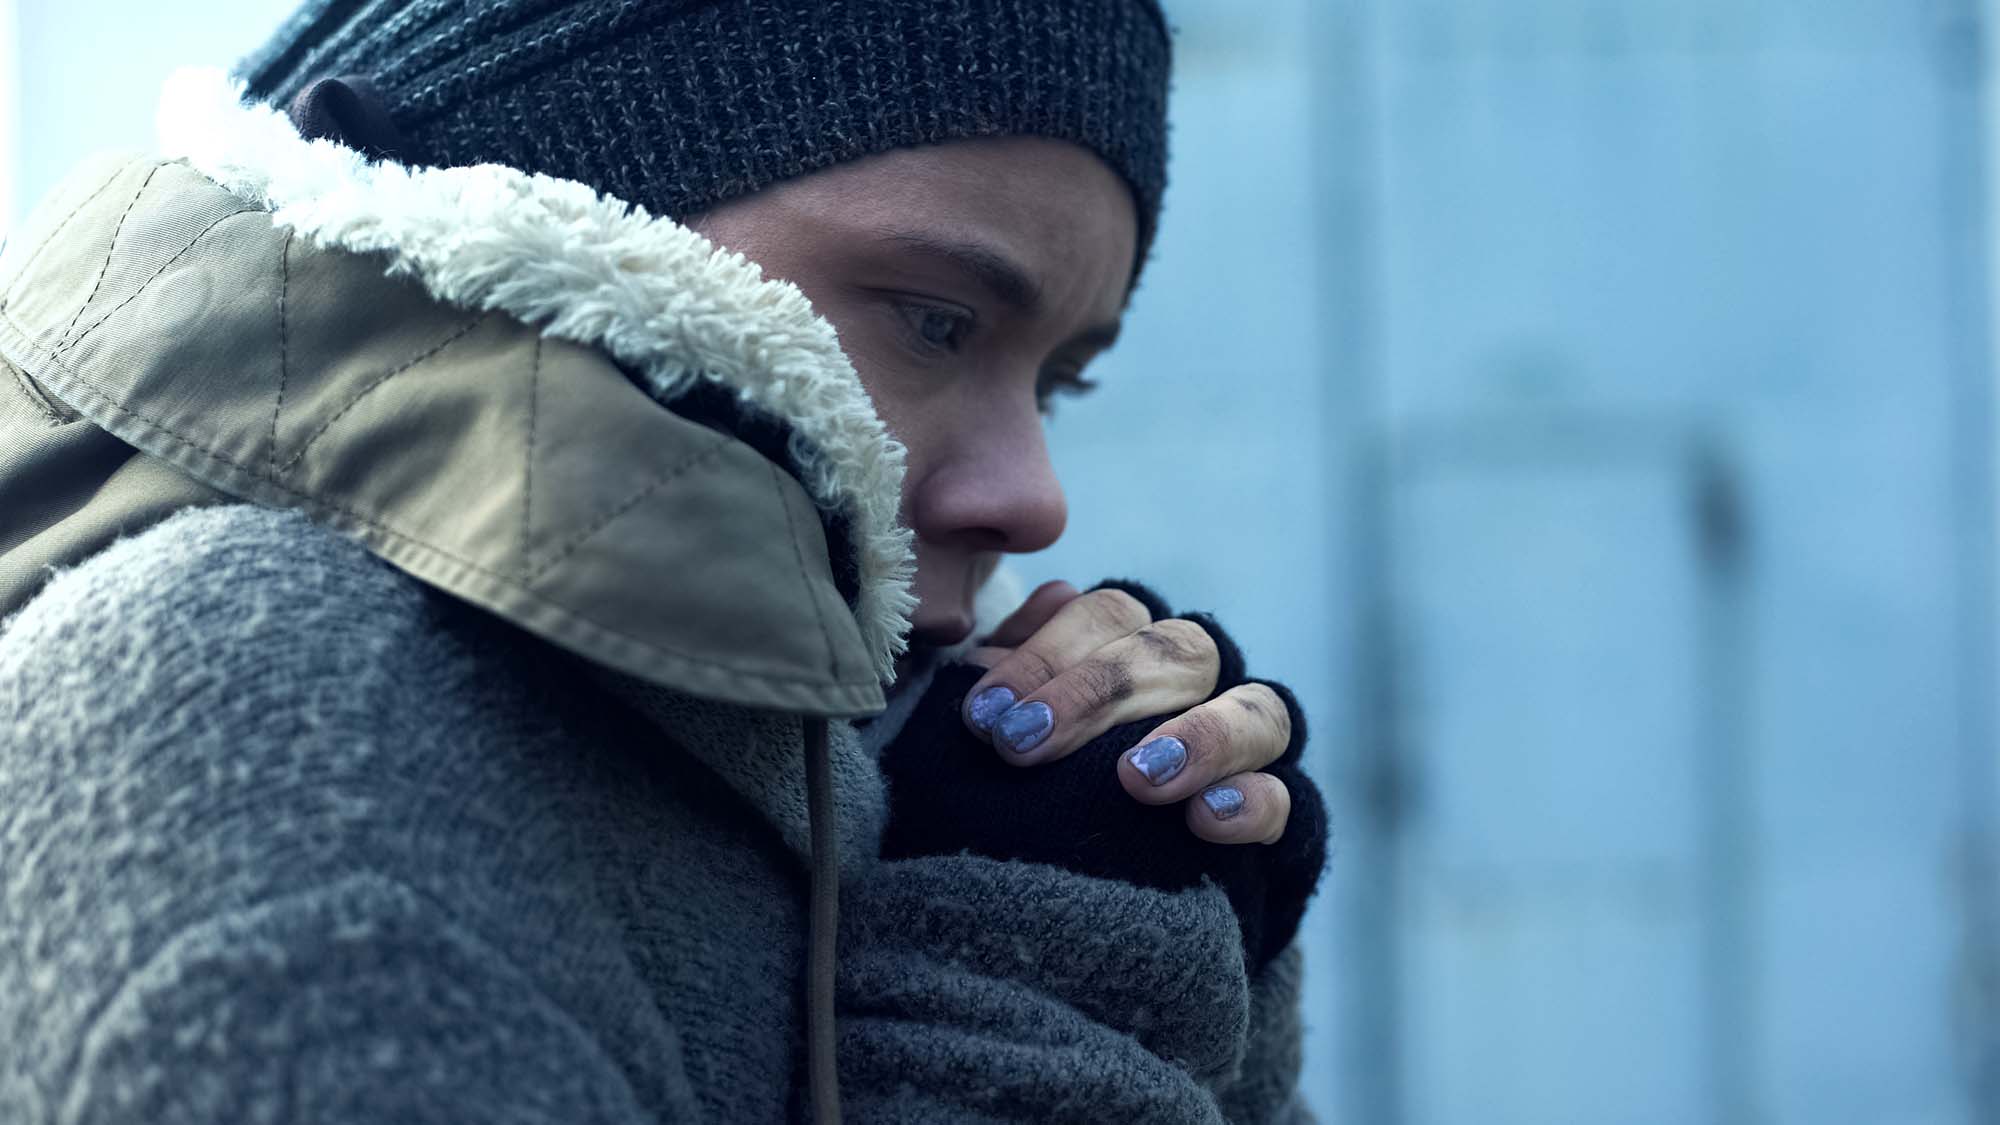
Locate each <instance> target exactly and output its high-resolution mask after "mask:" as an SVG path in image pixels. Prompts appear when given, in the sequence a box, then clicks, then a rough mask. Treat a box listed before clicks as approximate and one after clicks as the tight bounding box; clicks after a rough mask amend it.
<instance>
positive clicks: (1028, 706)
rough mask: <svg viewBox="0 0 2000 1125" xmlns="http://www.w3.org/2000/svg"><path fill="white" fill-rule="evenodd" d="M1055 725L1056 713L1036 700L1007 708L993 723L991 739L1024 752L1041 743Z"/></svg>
mask: <svg viewBox="0 0 2000 1125" xmlns="http://www.w3.org/2000/svg"><path fill="white" fill-rule="evenodd" d="M1055 725H1056V713H1055V712H1054V711H1052V710H1050V709H1049V705H1048V704H1046V703H1043V702H1041V701H1040V700H1036V701H1035V702H1033V703H1023V704H1020V705H1019V706H1017V707H1011V708H1009V709H1008V710H1007V711H1006V712H1005V713H1004V714H1002V715H1001V716H1000V717H999V718H998V719H996V720H994V723H993V741H995V742H998V743H999V744H1000V745H1002V746H1005V747H1006V748H1007V749H1009V750H1012V751H1013V752H1014V753H1016V754H1025V753H1027V752H1028V751H1030V750H1033V749H1034V748H1035V747H1037V746H1040V745H1041V744H1042V740H1043V739H1045V738H1047V737H1048V736H1049V731H1050V730H1051V729H1052V728H1054V726H1055Z"/></svg>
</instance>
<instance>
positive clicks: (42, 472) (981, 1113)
mask: <svg viewBox="0 0 2000 1125" xmlns="http://www.w3.org/2000/svg"><path fill="white" fill-rule="evenodd" d="M1168 54H1169V50H1168V40H1167V33H1166V29H1165V25H1164V21H1163V19H1162V17H1161V14H1160V12H1159V11H1158V10H1157V8H1156V7H1155V6H1154V5H1153V3H1152V0H1093V2H1090V3H1073V2H1056V0H1049V2H1045V3H1007V4H999V3H993V4H956V5H939V4H935V3H931V2H929V0H902V2H896V0H872V2H863V0H855V2H851V3H819V2H812V0H791V2H783V0H716V2H709V3H689V4H652V5H645V4H634V3H615V2H610V0H578V2H573V3H557V2H539V3H514V4H480V5H471V6H466V5H461V4H453V3H444V2H441V0H414V2H409V3H403V4H395V3H373V4H369V3H356V2H343V0H327V2H322V3H317V4H313V5H309V6H308V7H307V8H305V9H303V10H302V11H301V12H300V13H299V14H298V15H296V16H295V17H294V18H293V19H292V20H290V21H289V22H288V23H287V25H286V26H285V27H284V28H283V29H281V31H280V32H279V33H278V35H277V36H276V38H275V39H274V40H273V41H272V43H270V44H269V45H268V46H267V47H266V48H265V49H264V50H262V51H261V52H259V53H258V55H256V56H255V57H253V58H252V59H250V60H248V61H247V62H246V63H245V64H244V67H243V68H242V69H243V73H244V75H245V77H246V79H247V91H246V90H245V89H243V88H242V87H240V86H238V85H236V84H233V83H231V82H229V81H227V80H225V79H223V78H222V77H221V76H220V75H215V74H200V73H191V74H185V75H182V76H180V77H178V78H177V79H176V80H175V81H174V82H173V83H171V84H170V87H169V89H168V92H167V94H166V96H165V99H164V100H163V104H162V106H161V110H160V124H161V135H162V148H163V152H162V154H161V155H159V156H145V157H132V156H117V157H107V158H102V159H99V160H97V161H94V162H92V163H90V164H88V165H86V166H85V167H84V168H82V169H79V170H78V171H77V172H76V173H75V174H74V175H73V176H72V177H71V178H70V179H69V180H68V181H67V182H66V183H65V184H64V185H63V186H62V187H60V188H58V190H57V191H56V192H55V193H53V195H52V196H51V197H50V198H49V199H47V200H45V201H44V202H43V204H42V205H41V206H39V207H38V208H37V210H36V211H35V213H34V214H33V216H32V217H31V218H30V220H29V221H28V222H27V223H26V224H24V226H23V227H22V228H21V229H20V230H19V231H17V232H15V235H14V237H13V238H12V239H11V240H10V243H9V245H8V248H7V253H6V257H5V259H4V261H0V301H3V302H4V303H0V361H3V362H4V364H5V366H6V367H7V369H8V372H9V377H8V378H7V379H5V380H0V411H4V413H0V435H4V440H0V613H11V614H12V616H11V617H9V619H8V621H7V624H6V627H5V632H4V633H0V717H4V721H5V724H6V729H7V732H8V735H9V737H8V739H7V742H6V745H5V746H4V748H0V848H4V854H5V857H6V871H7V876H6V879H5V880H4V882H3V883H0V896H4V897H0V928H4V930H5V932H6V939H7V940H6V941H5V942H0V1037H4V1040H5V1041H6V1042H8V1043H9V1044H11V1045H13V1047H14V1050H13V1052H12V1053H11V1054H9V1055H7V1056H5V1057H4V1059H0V1117H4V1118H5V1119H6V1120H10V1121H12V1120H23V1121H41V1120H50V1121H53V1120H57V1119H61V1120H65V1121H69V1120H78V1121H147V1122H178V1121H214V1120H228V1121H262V1120H272V1121H293V1120H316V1121H319V1120H323V1121H350V1120H352V1121H391V1120H393V1121H432V1120H439V1121H443V1120H482V1121H535V1122H540V1121H564V1122H573V1121H591V1122H595V1121H606V1122H611V1121H618V1122H624V1121H642V1120H658V1121H731V1122H733V1121H763V1120H777V1119H781V1118H785V1117H788V1116H789V1117H807V1116H809V1117H811V1118H812V1119H814V1120H819V1121H829V1120H834V1119H836V1118H837V1117H838V1116H839V1115H840V1113H841V1112H842V1111H843V1110H844V1111H845V1112H846V1113H847V1115H849V1116H851V1117H853V1118H855V1119H859V1120H870V1121H876V1120H888V1121H903V1120H907V1121H939V1120H944V1121H961V1120H1028V1119H1033V1120H1038V1121H1040V1120H1065V1121H1067V1120H1075V1121H1107V1120H1131V1121H1212V1120H1232V1121H1265V1120H1279V1119H1286V1118H1289V1117H1293V1116H1297V1115H1299V1114H1302V1113H1303V1110H1302V1109H1301V1108H1300V1106H1299V1104H1298V1103H1297V1100H1296V1097H1295V1094H1294V1084H1295V1080H1296V1072H1297V1064H1298V1047H1297V1036H1298V1026H1297V992H1296V986H1297V973H1298V958H1297V953H1296V951H1293V950H1291V949H1290V943H1291V938H1292V935H1293V933H1294V932H1295V930H1296V927H1297V922H1298V915H1299V913H1300V911H1301V910H1302V909H1303V906H1304V901H1305V898H1306V896H1307V895H1308V894H1309V893H1310V890H1311V887H1312V885H1313V882H1314V880H1315V879H1316V878H1317V874H1318V870H1319V866H1320V861H1321V855H1322V850H1323V843H1322V841H1323V827H1322V822H1321V815H1320V810H1319V802H1318V798H1317V796H1316V794H1314V792H1313V791H1312V789H1311V787H1310V785H1309V784H1308V783H1306V782H1305V781H1304V779H1303V778H1302V777H1300V776H1299V775H1298V774H1297V772H1296V768H1295V767H1296V760H1297V756H1298V753H1299V749H1300V744H1301V743H1302V740H1303V735H1304V732H1303V726H1302V724H1301V723H1300V722H1299V721H1298V716H1297V708H1296V705H1295V704H1294V703H1293V702H1292V700H1291V697H1290V694H1289V693H1288V692H1285V691H1284V690H1283V689H1281V688H1278V687H1276V686H1275V685H1269V684H1263V683H1259V682H1257V681H1253V680H1250V679H1248V678H1247V676H1246V675H1245V673H1244V669H1243V666H1242V660H1241V657H1240V655H1239V654H1237V652H1236V651H1235V648H1234V646H1233V645H1231V644H1230V643H1229V641H1228V638H1227V637H1226V635H1224V634H1223V633H1222V632H1221V631H1220V630H1219V629H1217V628H1216V627H1215V625H1214V623H1213V622H1211V621H1208V620H1206V619H1205V618H1202V617H1200V616H1198V615H1196V616H1191V617H1186V618H1176V617H1174V616H1173V615H1172V613H1171V612H1169V611H1168V609H1167V607H1166V606H1165V604H1164V603H1162V602H1161V601H1160V599H1158V598H1157V597H1156V596H1154V595H1153V594H1152V593H1151V592H1150V591H1147V590H1145V589H1144V588H1143V587H1139V586H1135V585H1132V584H1129V583H1111V584H1107V585H1105V586H1103V587H1100V588H1098V589H1095V590H1092V591H1090V592H1087V593H1080V592H1078V591H1077V590H1076V589H1074V588H1073V587H1069V586H1067V585H1066V584H1062V583H1054V584H1050V585H1048V586H1045V587H1043V588H1042V589H1040V590H1037V591H1035V592H1034V594H1033V595H1032V596H1031V597H1029V598H1028V599H1027V600H1026V601H1025V602H1024V603H1022V604H1020V605H1019V606H1018V607H1011V608H1012V609H1013V612H1012V613H1011V614H1009V615H1008V616H1007V617H1006V618H1005V620H1003V621H1000V622H999V623H998V624H997V627H995V628H994V629H992V631H991V632H990V634H987V635H985V636H984V640H983V643H982V644H981V645H980V647H978V648H974V649H971V650H970V651H969V652H967V651H965V650H966V648H967V645H968V643H969V640H970V638H971V637H972V636H973V634H974V631H975V628H976V626H975V614H974V604H973V603H974V600H975V596H976V595H979V594H980V593H981V591H982V589H983V588H984V587H985V586H986V585H987V581H988V579H989V577H990V576H991V575H992V574H993V571H994V567H995V564H996V562H997V560H998V558H999V556H1000V555H1001V554H1002V553H1003V552H1008V551H1028V550H1035V549H1037V548H1039V547H1042V546H1045V545H1047V544H1048V543H1050V542H1052V541H1053V540H1054V539H1055V538H1056V536H1057V535H1059V534H1060V532H1061V530H1062V525H1063V519H1064V515H1063V506H1062V498H1061V493H1060V490H1059V488H1058V486H1057V483H1056V481H1055V479H1054V475H1053V472H1052V470H1051V467H1050V465H1049V462H1048V458H1047V454H1046V451H1045V448H1044V445H1043V434H1042V425H1041V417H1040V410H1041V409H1042V408H1043V407H1045V406H1046V403H1047V400H1048V398H1049V397H1050V396H1052V395H1055V394H1061V393H1065V392H1068V391H1074V390H1078V389H1081V388H1083V387H1084V386H1085V384H1084V383H1083V380H1082V378H1081V374H1080V373H1081V371H1082V369H1083V367H1084V365H1085V364H1086V363H1087V362H1088V361H1089V359H1090V358H1091V357H1092V355H1094V354H1095V353H1096V352H1098V351H1100V350H1102V349H1103V348H1105V347H1107V346H1109V344H1110V342H1111V338H1112V337H1113V336H1114V335H1115V333H1116V327H1117V322H1118V317H1119V314H1120V312H1121V310H1122V309H1123V307H1124V305H1125V302H1126V299H1127V296H1128V294H1129V292H1130V290H1131V287H1132V284H1133V281H1134V280H1135V275H1136V272H1137V269H1138V266H1139V265H1140V264H1141V263H1143V262H1144V260H1145V257H1146V252H1147V247H1148V244H1149V242H1150V240H1151V237H1152V232H1153V229H1154V223H1155V219H1156V216H1157V211H1158V206H1159V198H1160V189H1161V187H1162V186H1163V182H1164V160H1165V157H1164V130H1165V120H1164V103H1165V85H1166V78H1167V60H1168ZM246 96H247V98H248V100H247V101H246V100H244V99H245V98H246ZM280 105H282V106H286V107H287V109H286V110H285V111H280V110H278V109H276V108H274V107H275V106H280ZM632 205H637V207H636V208H634V207H633V206H632ZM654 215H659V216H667V217H665V218H654V217H652V216H654ZM676 220H679V221H676ZM711 240H712V241H711ZM746 256H747V257H746ZM752 261H754V262H755V263H757V264H756V265H753V264H751V263H752ZM760 267H761V268H760ZM765 274H768V275H769V276H770V278H772V280H767V279H766V278H765V276H764V275H765ZM775 279H784V280H783V281H782V282H781V281H779V280H775ZM836 334H837V335H836ZM891 435H893V437H892V436H891ZM987 593H988V597H987V601H988V602H989V603H997V604H999V605H1000V606H1001V607H1002V608H1003V609H1005V608H1010V607H1007V606H1006V605H1005V603H1006V602H1007V601H1009V600H1010V599H1006V598H1005V597H1003V596H1001V595H1000V594H999V592H996V591H988V592H987ZM911 642H914V643H911ZM885 685H886V686H888V688H889V690H888V691H887V692H886V693H885V690H884V689H885ZM885 706H886V707H887V710H886V712H885V711H884V708H885ZM878 713H879V717H875V716H878ZM850 719H853V720H857V721H848V720H850ZM836 919H837V922H836Z"/></svg>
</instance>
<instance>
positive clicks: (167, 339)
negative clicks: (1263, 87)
mask: <svg viewBox="0 0 2000 1125" xmlns="http://www.w3.org/2000/svg"><path fill="white" fill-rule="evenodd" d="M160 121H161V138H162V149H163V152H162V153H161V154H160V155H158V156H144V157H135V156H115V157H105V158H100V159H97V160H95V161H92V162H90V163H88V164H86V165H85V166H84V167H82V168H81V169H79V170H78V171H77V172H76V173H74V174H73V175H72V176H71V177H70V178H69V179H68V180H67V181H66V182H65V183H64V184H63V185H62V186H61V187H60V188H59V189H58V190H57V191H56V192H55V193H53V194H52V195H51V196H50V197H49V198H48V199H46V200H45V201H44V202H43V204H42V205H41V206H40V207H39V208H38V209H37V210H36V211H35V212H34V214H33V215H32V216H31V217H30V218H29V219H28V221H27V222H26V223H24V224H23V225H22V227H21V228H19V229H18V230H16V231H15V232H14V234H13V237H11V238H10V239H9V240H8V243H7V245H6V248H5V252H4V254H0V366H4V367H5V368H7V371H6V372H4V373H0V614H4V613H5V612H7V611H9V610H11V609H13V608H16V607H17V606H18V605H19V604H20V602H21V601H22V600H24V599H25V597H26V596H27V595H28V594H30V593H32V590H33V588H34V586H35V579H34V575H35V574H38V573H45V572H46V568H47V566H49V565H50V564H67V563H71V562H74V561H76V556H77V555H78V554H79V552H86V553H87V551H88V549H90V548H92V547H94V546H101V545H102V544H101V542H93V535H95V536H96V537H97V538H103V537H104V536H105V535H109V534H117V533H120V532H129V531H131V530H135V529H136V527H137V526H143V525H144V524H145V523H147V522H150V521H152V520H156V519H158V518H161V517H163V516H164V515H166V514H169V513H170V512H171V511H173V510H175V509H177V508H179V507H184V506H187V505H190V504H199V503H214V502H219V501H223V500H227V499H229V498H239V499H242V500H248V501H253V502H256V503H260V504H266V505H273V506H280V507H286V508H297V509H302V510H304V511H305V512H306V513H307V514H308V515H310V516H312V517H313V518H314V519H315V520H317V521H320V522H323V523H325V524H328V525H331V526H333V527H336V528H339V529H341V530H342V531H345V532H347V533H349V534H351V535H353V536H355V537H357V538H359V539H360V540H361V541H362V542H363V543H364V544H366V545H367V547H368V548H369V549H370V550H371V551H373V552H374V553H375V554H376V555H378V556H380V557H381V558H383V559H385V560H386V561H388V562H389V563H391V564H393V565H395V566H397V567H399V568H401V569H403V570H405V571H407V572H408V573H410V574H412V575H414V576H416V577H417V578H420V579H422V580H423V581H425V582H427V583H430V584H432V585H434V586H437V587H439V588H441V589H444V590H446V591H449V592H450V593H452V594H454V595H456V596H458V597H460V598H463V599H465V600H467V601H470V602H473V603H475V604H477V605H480V606H482V607H484V608H486V609H488V610H490V611H492V612H494V613H496V614H498V615H500V616H502V617H505V618H507V619H508V620H510V621H512V622H514V623H515V624H517V625H519V626H521V627H523V628H525V629H528V630H529V631H531V632H534V633H536V634H538V635H540V636H542V637H544V638H546V639H548V640H549V641H551V642H554V643H556V644H558V645H561V646H563V647H565V648H567V649H569V650H571V651H574V652H576V653H578V654H580V655H582V656H585V657H588V658H590V659H592V660H596V661H598V662H600V663H602V664H605V665H608V666H610V667H612V668H615V669H618V670H621V671H624V672H627V673H630V674H631V675H634V676H637V677H639V678H641V679H643V680H646V681H648V682H650V683H654V684H658V685H660V686H663V687H667V688H671V689H674V690H676V691H683V692H687V693H689V694H691V695H695V696H699V697H702V698H708V699H714V700H718V701H722V702H727V703H733V704H739V705H745V706H750V707H757V708H769V709H775V710H782V711H790V712H799V713H805V714H817V715H825V716H839V715H859V714H865V713H869V712H872V711H875V710H879V709H880V707H881V706H882V702H883V696H882V685H883V684H884V683H886V682H887V681H888V680H889V679H890V677H891V675H892V672H893V668H894V662H895V659H896V656H897V655H898V654H899V653H900V652H901V651H902V650H903V647H904V643H905V642H904V637H905V635H906V633H907V631H908V628H909V613H910V611H911V608H912V606H913V598H912V595H911V592H910V581H911V574H912V571H913V562H912V555H911V550H910V533H909V531H908V530H907V529H905V528H902V527H900V526H899V525H898V523H897V520H896V511H897V505H898V500H899V495H900V491H901V485H902V475H903V450H902V449H901V447H900V446H898V445H897V444H896V443H895V441H894V440H893V439H892V438H890V436H889V435H888V433H887V431H886V430H885V429H884V427H883V425H882V423H881V421H880V419H879V418H878V417H877V415H876V414H875V412H874V409H873V407H872V404H871V403H870V401H869V399H868V396H867V394H866V392H865V391H864V390H863V389H862V386H861V384H860V381H859V379H858V378H857V377H856V376H855V373H854V370H853V368H852V366H851V365H850V364H849V363H848V361H847V359H846V358H845V356H844V355H843V354H842V352H841V350H840V348H839V345H838V341H837V340H836V338H835V336H834V333H833V330H832V328H831V327H830V326H829V325H828V324H827V323H826V322H825V321H824V320H822V319H820V318H819V317H817V316H815V315H814V314H813V312H812V310H811V308H810V307H809V305H808V304H807V302H806V301H805V298H804V297H803V295H802V294H800V293H799V291H798V290H797V289H796V288H795V287H793V286H791V285H788V284H784V283H779V282H773V281H767V280H764V279H763V278H762V277H761V275H760V274H759V272H758V270H757V268H756V267H755V266H754V265H752V264H750V263H748V262H747V261H745V260H744V259H743V258H741V257H740V256H738V255H734V254H730V253H727V252H723V251H719V250H717V249H715V248H714V247H712V246H711V245H710V244H709V243H708V242H706V241H705V240H703V239H702V238H701V237H700V236H698V235H696V234H694V233H693V232H692V231H689V230H687V229H686V228H684V227H681V226H679V225H677V224H675V223H672V222H670V221H667V220H664V219H656V218H653V217H651V216H648V215H647V214H645V212H644V211H642V210H637V209H633V208H629V207H627V206H626V205H625V204H623V203H621V202H619V201H617V200H614V199H609V198H606V197H603V196H600V195H598V194H597V193H596V192H594V191H592V190H591V189H590V188H588V187H586V186H584V185H581V184H576V183H571V182H566V181H559V180H554V179H550V178H548V177H543V176H530V175H527V174H524V173H521V172H519V171H516V170H513V169H508V168H503V167H499V166H490V165H489V166H480V167H473V168H448V169H411V168H407V167H403V166H400V165H397V164H393V163H387V162H384V163H374V164H371V163H369V162H367V161H366V160H365V159H364V158H363V157H361V156H360V155H359V154H358V153H355V152H353V151H351V150H348V149H344V148H341V147H339V146H337V145H334V144H332V143H330V142H327V141H311V142H308V141H306V140H304V139H302V138H300V137H299V135H298V134H297V132H296V131H295V130H294V129H293V128H292V126H291V124H290V123H289V122H288V121H287V120H286V119H285V118H284V116H283V115H282V114H280V113H278V112H277V111H276V110H274V109H272V108H270V107H268V106H261V105H245V104H243V103H242V102H241V95H240V91H239V90H238V88H237V87H235V86H234V85H233V84H231V83H230V82H229V81H228V80H227V79H225V78H224V77H223V76H222V75H221V74H220V73H219V72H212V71H211V72H184V73H183V74H181V75H177V76H176V77H175V78H174V79H173V80H172V81H170V83H169V86H168V91H167V94H166V96H165V98H164V100H163V103H162V107H161V112H160ZM702 387H707V388H710V389H711V391H712V390H714V389H716V388H720V389H722V390H723V391H724V392H726V395H727V396H728V400H729V401H733V402H735V403H737V404H739V405H740V406H741V407H742V408H743V409H744V410H746V411H749V412H752V413H754V414H756V415H757V416H759V417H763V418H775V419H776V420H777V421H778V422H780V423H782V425H783V427H784V429H785V430H786V431H787V432H788V433H789V434H790V436H791V439H792V440H791V443H790V454H791V455H790V456H789V457H787V458H785V461H786V464H783V465H781V464H779V463H778V462H776V461H773V460H772V459H770V458H768V457H766V456H765V455H764V454H763V453H760V452H758V450H757V449H753V448H752V446H751V445H750V444H746V442H745V441H743V440H739V439H738V438H737V437H735V436H732V434H730V433H728V432H724V430H723V429H720V428H716V427H713V426H710V425H704V424H700V423H698V422H696V421H693V420H690V419H689V418H686V417H683V416H682V415H681V414H677V413H676V412H675V411H674V410H673V409H670V405H671V404H673V403H674V402H675V401H676V400H677V399H678V398H679V397H680V396H682V395H685V394H687V393H688V392H689V391H691V390H694V389H699V388H702ZM823 517H830V518H823ZM829 527H837V528H840V529H841V531H842V533H841V534H838V535H835V536H833V537H832V544H831V548H830V544H829V536H828V534H827V529H828V528H829ZM79 528H86V529H90V530H86V531H79ZM105 529H110V530H108V531H107V530H105ZM830 549H831V550H833V551H835V552H838V553H841V554H843V555H846V556H848V557H840V558H830V557H829V551H830ZM836 568H839V569H840V571H842V572H844V574H845V575H846V576H847V578H848V581H846V582H845V583H844V588H843V583H842V582H840V581H837V580H836V577H835V575H836Z"/></svg>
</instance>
